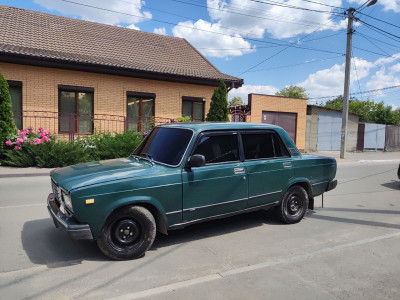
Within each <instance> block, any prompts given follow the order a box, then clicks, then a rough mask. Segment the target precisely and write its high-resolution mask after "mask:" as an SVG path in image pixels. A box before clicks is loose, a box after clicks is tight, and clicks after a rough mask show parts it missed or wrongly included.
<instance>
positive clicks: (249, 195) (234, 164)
mask: <svg viewBox="0 0 400 300" xmlns="http://www.w3.org/2000/svg"><path fill="white" fill-rule="evenodd" d="M335 175H336V160H335V159H334V158H329V157H321V156H311V155H303V154H301V153H300V152H299V151H298V149H297V148H296V146H295V144H294V143H293V141H292V139H291V138H290V137H289V135H288V134H287V133H286V132H285V131H284V130H283V129H282V128H280V127H278V126H273V125H267V124H251V123H180V124H166V125H161V126H157V127H155V128H154V129H153V130H152V131H151V132H150V133H149V134H148V135H147V136H146V138H145V139H144V140H143V142H142V143H141V144H140V145H139V147H138V148H137V149H136V150H135V151H134V152H133V153H132V155H131V156H130V157H127V158H121V159H113V160H107V161H100V162H90V163H84V164H78V165H73V166H69V167H65V168H61V169H56V170H54V171H52V172H51V175H50V176H51V184H52V190H53V192H52V193H51V194H50V195H49V196H48V199H47V203H48V210H49V212H50V215H51V217H52V219H53V221H54V224H55V226H56V227H61V228H63V229H65V230H66V231H67V232H68V234H69V235H70V237H71V238H73V239H81V240H82V239H83V240H96V241H97V244H98V246H99V248H100V249H101V251H102V252H103V253H104V254H105V255H107V256H108V257H110V258H112V259H117V260H125V259H134V258H138V257H141V256H143V255H144V254H145V252H146V251H147V250H148V249H149V248H150V247H151V245H152V243H153V241H154V239H155V236H156V232H157V231H159V232H161V233H164V234H167V233H168V231H169V230H173V229H177V228H183V227H185V226H188V225H190V224H194V223H198V222H204V221H207V220H212V219H216V218H225V217H229V216H232V215H235V214H238V213H244V212H249V211H254V210H259V209H270V208H274V210H275V211H276V214H277V216H278V217H279V218H280V219H281V220H282V222H284V223H287V224H292V223H297V222H299V221H300V220H301V219H302V218H303V217H304V215H305V213H306V211H307V209H313V208H314V197H316V196H318V195H321V194H323V193H324V192H327V191H329V190H332V189H334V188H335V187H336V185H337V181H336V179H335Z"/></svg>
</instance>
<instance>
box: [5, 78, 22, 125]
mask: <svg viewBox="0 0 400 300" xmlns="http://www.w3.org/2000/svg"><path fill="white" fill-rule="evenodd" d="M7 82H8V87H9V88H8V90H9V92H10V96H11V106H12V112H13V118H14V123H15V125H16V126H17V128H18V129H22V82H21V81H13V80H8V81H7Z"/></svg>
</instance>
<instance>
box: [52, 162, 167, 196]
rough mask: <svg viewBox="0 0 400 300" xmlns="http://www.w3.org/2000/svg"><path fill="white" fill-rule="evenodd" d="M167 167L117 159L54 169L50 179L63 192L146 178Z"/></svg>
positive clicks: (157, 173) (162, 171)
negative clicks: (126, 179) (122, 180)
mask: <svg viewBox="0 0 400 300" xmlns="http://www.w3.org/2000/svg"><path fill="white" fill-rule="evenodd" d="M166 169H167V167H165V166H161V165H158V164H154V165H153V164H152V163H151V162H149V161H147V160H144V159H140V160H137V159H135V158H119V159H111V160H104V161H93V162H88V163H81V164H77V165H73V166H68V167H65V168H59V169H55V170H53V171H52V172H51V174H50V176H51V178H52V179H53V180H54V181H55V182H56V183H57V184H58V185H60V186H61V187H63V188H64V189H65V190H67V191H68V192H70V191H71V190H73V189H78V188H81V187H85V186H89V185H94V184H99V183H103V182H108V181H113V180H119V179H124V178H132V177H138V176H140V177H148V176H156V175H159V174H160V173H165V172H166Z"/></svg>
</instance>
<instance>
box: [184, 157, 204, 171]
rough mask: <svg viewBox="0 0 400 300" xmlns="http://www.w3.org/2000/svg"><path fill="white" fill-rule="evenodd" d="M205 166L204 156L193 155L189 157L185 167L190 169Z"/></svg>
mask: <svg viewBox="0 0 400 300" xmlns="http://www.w3.org/2000/svg"><path fill="white" fill-rule="evenodd" d="M205 164H206V158H205V157H204V155H201V154H193V155H192V156H191V157H189V159H188V162H187V166H188V167H189V168H191V167H196V168H197V167H202V166H204V165H205Z"/></svg>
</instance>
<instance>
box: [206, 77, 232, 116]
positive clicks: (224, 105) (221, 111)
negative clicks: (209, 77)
mask: <svg viewBox="0 0 400 300" xmlns="http://www.w3.org/2000/svg"><path fill="white" fill-rule="evenodd" d="M227 94H228V90H227V88H226V85H225V82H224V81H223V80H222V79H221V80H220V81H219V86H218V87H217V88H215V89H214V93H213V95H212V97H211V104H210V110H209V111H208V114H207V118H206V121H229V108H228V100H227Z"/></svg>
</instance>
